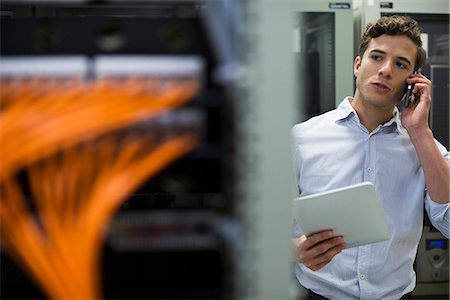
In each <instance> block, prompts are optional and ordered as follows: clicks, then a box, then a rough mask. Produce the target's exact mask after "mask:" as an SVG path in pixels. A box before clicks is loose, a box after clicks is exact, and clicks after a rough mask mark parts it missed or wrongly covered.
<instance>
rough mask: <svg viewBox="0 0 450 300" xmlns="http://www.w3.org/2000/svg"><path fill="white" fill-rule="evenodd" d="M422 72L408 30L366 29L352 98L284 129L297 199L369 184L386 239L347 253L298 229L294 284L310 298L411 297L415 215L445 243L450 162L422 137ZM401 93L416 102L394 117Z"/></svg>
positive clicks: (386, 20) (385, 25)
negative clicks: (289, 136) (409, 88)
mask: <svg viewBox="0 0 450 300" xmlns="http://www.w3.org/2000/svg"><path fill="white" fill-rule="evenodd" d="M424 62H425V51H424V50H423V48H422V41H421V40H420V30H419V27H418V24H417V22H416V21H414V20H412V19H411V18H409V17H403V16H392V17H383V18H381V19H379V20H378V21H377V22H375V23H373V24H368V25H367V27H366V30H365V32H364V34H363V37H362V42H361V45H360V52H359V55H358V56H357V57H356V58H355V61H354V75H355V77H356V91H355V94H354V97H347V98H346V99H344V101H343V102H342V103H341V104H340V105H339V107H338V108H336V109H335V110H332V111H330V112H327V113H324V114H322V115H320V116H317V117H314V118H311V119H310V120H307V121H305V122H303V123H301V124H297V125H296V126H294V128H293V140H294V146H295V158H296V170H297V173H298V185H299V191H300V195H301V196H303V195H308V194H313V193H316V192H321V191H325V190H330V189H333V188H338V187H343V186H348V185H351V184H356V183H359V182H364V181H370V182H372V183H373V184H374V186H375V189H376V192H377V195H378V197H379V199H380V201H381V205H382V208H383V212H384V214H385V218H386V220H387V223H388V226H389V228H390V231H391V239H390V240H387V241H383V242H378V243H373V244H368V245H364V246H360V247H355V248H348V249H346V245H345V237H342V236H334V234H333V232H332V231H324V232H320V233H317V234H313V235H310V236H307V237H306V236H305V235H303V234H302V232H301V228H299V227H298V228H297V236H298V238H295V239H293V243H294V246H295V249H296V254H297V261H298V263H297V265H296V276H297V278H298V280H299V281H300V283H301V284H302V285H303V286H304V287H305V288H306V289H308V290H309V291H310V292H311V294H314V293H315V294H318V295H320V296H323V297H326V298H331V299H399V298H401V297H402V296H403V295H404V294H407V293H410V292H411V291H412V290H413V289H414V287H415V281H416V278H415V272H414V270H413V263H414V259H415V256H416V251H417V246H418V243H419V240H420V237H421V234H422V226H423V212H424V209H423V207H424V205H425V208H426V212H427V213H428V216H429V218H430V220H431V222H432V224H433V225H434V226H435V227H436V228H438V229H439V230H440V231H441V232H442V233H443V234H444V235H445V236H446V237H447V238H448V233H449V198H450V192H449V189H450V186H449V180H450V179H449V172H450V171H449V162H450V157H449V152H448V151H447V150H446V149H445V148H444V147H443V146H442V145H441V144H440V143H439V142H437V141H436V140H435V139H434V138H433V134H432V132H431V130H430V128H429V127H428V112H429V110H430V103H431V82H430V80H428V79H427V78H426V77H425V76H424V75H422V74H421V73H420V72H418V73H415V72H414V71H416V70H418V69H419V67H421V66H422V65H423V64H424ZM406 84H414V88H413V93H414V94H415V98H416V99H415V102H414V104H411V105H409V106H407V107H405V108H404V110H403V111H402V113H400V112H399V110H398V109H397V108H396V105H397V104H398V103H399V102H400V101H401V100H402V97H403V95H404V93H405V86H406ZM348 209H351V207H349V208H348ZM355 226H357V225H356V224H355ZM320 296H319V297H320Z"/></svg>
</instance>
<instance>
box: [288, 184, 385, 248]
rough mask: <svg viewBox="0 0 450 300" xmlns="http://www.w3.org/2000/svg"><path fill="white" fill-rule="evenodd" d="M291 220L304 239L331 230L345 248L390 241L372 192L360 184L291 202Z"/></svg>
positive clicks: (369, 186)
mask: <svg viewBox="0 0 450 300" xmlns="http://www.w3.org/2000/svg"><path fill="white" fill-rule="evenodd" d="M293 218H294V221H295V222H297V223H298V224H299V225H300V227H301V229H302V230H303V232H304V234H305V235H310V234H312V233H315V232H319V231H323V230H327V229H333V231H334V233H335V235H342V236H343V237H344V241H345V243H346V244H347V248H351V247H357V246H360V245H365V244H369V243H374V242H379V241H383V240H387V239H389V238H390V232H389V228H388V226H387V224H386V220H385V218H384V215H383V210H382V208H381V205H380V202H379V200H378V199H377V195H376V193H375V189H374V187H373V185H372V183H370V182H363V183H359V184H355V185H351V186H347V187H343V188H339V189H334V190H330V191H326V192H322V193H318V194H313V195H308V196H304V197H300V198H296V199H294V204H293Z"/></svg>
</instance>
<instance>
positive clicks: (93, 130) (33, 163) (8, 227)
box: [0, 77, 198, 299]
mask: <svg viewBox="0 0 450 300" xmlns="http://www.w3.org/2000/svg"><path fill="white" fill-rule="evenodd" d="M197 91H198V83H197V81H195V80H192V79H191V80H169V81H167V80H164V81H163V82H162V81H160V80H155V79H152V80H150V79H148V78H143V77H137V78H127V79H126V80H124V79H121V80H118V79H108V78H104V79H102V80H97V81H95V82H92V83H85V82H83V81H82V80H78V79H71V80H68V79H49V78H32V79H20V80H18V79H14V80H3V81H2V89H1V115H0V141H1V145H0V150H1V152H0V154H1V163H2V168H1V171H0V172H1V173H0V180H1V194H0V195H1V198H0V226H1V227H0V229H1V238H2V246H4V248H5V250H6V252H7V253H8V254H9V255H10V256H11V257H12V258H13V259H15V261H16V262H17V263H18V264H19V265H21V266H22V267H23V268H24V269H25V270H26V271H27V272H28V274H30V276H31V277H32V278H34V279H35V281H36V282H37V283H38V284H39V285H40V286H41V287H42V288H43V290H44V291H45V292H46V293H47V295H48V296H49V297H51V298H54V299H98V298H101V288H100V276H99V275H100V274H99V264H100V253H101V247H102V241H103V235H104V233H105V231H106V229H107V226H108V223H109V221H110V220H111V218H112V216H113V215H114V213H115V212H116V211H117V209H118V208H119V207H120V205H121V204H122V203H123V202H124V201H125V200H126V199H127V196H128V195H129V194H130V193H131V192H132V191H133V190H134V189H136V188H137V187H138V186H139V185H140V184H141V183H142V182H143V181H144V180H146V179H148V178H149V177H151V176H152V175H154V174H155V173H157V172H158V171H160V170H161V169H163V168H164V167H165V166H167V165H168V164H169V163H170V162H172V161H174V160H175V159H177V158H179V157H180V156H182V155H183V154H185V153H187V152H188V151H190V150H191V149H193V147H194V146H195V145H196V142H197V135H196V131H197V130H192V129H195V128H192V125H194V127H195V124H192V122H191V121H192V118H191V120H188V121H189V122H190V123H189V122H188V124H180V122H179V121H177V118H176V116H175V117H172V118H171V117H169V116H170V115H171V114H168V112H169V111H171V110H173V109H174V108H176V107H179V106H181V105H182V104H185V103H187V102H188V101H189V100H190V99H192V97H193V96H194V95H195V94H196V92H197ZM178 113H179V114H180V113H182V112H178ZM188 119H189V118H188ZM189 124H191V125H189ZM186 127H191V128H187V129H186ZM24 175H25V176H24ZM22 177H25V178H26V183H25V184H24V183H23V182H21V181H20V180H19V178H22ZM24 185H25V187H24ZM28 191H29V192H28ZM30 198H31V202H32V205H31V206H30V205H29V202H30Z"/></svg>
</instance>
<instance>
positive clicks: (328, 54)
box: [293, 0, 354, 121]
mask: <svg viewBox="0 0 450 300" xmlns="http://www.w3.org/2000/svg"><path fill="white" fill-rule="evenodd" d="M293 11H294V13H295V15H296V28H295V30H294V51H295V52H296V53H297V55H298V60H299V68H300V72H299V76H298V83H299V91H300V92H299V105H301V106H302V107H301V109H302V114H303V115H302V116H300V117H299V119H300V121H303V120H305V119H307V118H309V117H311V116H314V115H318V114H320V113H323V112H325V111H328V110H331V109H334V108H335V107H337V106H338V105H339V103H340V102H341V101H342V100H343V99H344V98H345V97H347V96H352V95H353V93H354V83H353V81H354V80H353V68H352V65H353V59H354V57H353V40H352V38H353V30H354V28H353V27H354V25H353V3H352V1H343V2H342V1H341V2H339V3H335V2H330V1H309V0H297V1H294V4H293Z"/></svg>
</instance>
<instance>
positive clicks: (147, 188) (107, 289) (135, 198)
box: [1, 1, 237, 299]
mask: <svg viewBox="0 0 450 300" xmlns="http://www.w3.org/2000/svg"><path fill="white" fill-rule="evenodd" d="M230 4H231V2H230ZM225 6H226V5H225ZM208 9H209V7H208V8H207V7H205V5H204V4H203V3H202V2H201V1H173V2H172V1H169V2H167V1H164V2H158V1H141V2H134V3H131V4H130V3H125V2H105V3H103V4H95V3H94V4H93V3H90V2H85V1H69V2H66V1H43V2H38V1H10V2H7V1H4V2H3V3H2V20H1V21H2V26H1V27H2V34H1V35H2V37H1V39H2V41H1V54H2V60H4V61H8V62H10V61H11V59H14V58H15V59H19V60H21V58H22V61H23V60H24V59H27V58H42V59H44V60H45V59H46V58H48V57H59V58H61V59H62V61H63V64H64V60H65V59H66V58H67V57H68V56H83V58H85V60H86V64H87V67H86V68H85V69H86V74H85V77H86V78H92V77H96V76H100V75H101V74H100V73H101V72H106V73H110V72H111V70H109V71H108V66H109V67H110V69H113V70H116V71H117V67H118V64H119V61H120V60H121V59H125V62H124V69H125V70H128V71H125V73H127V72H128V74H125V75H132V74H129V73H130V72H133V67H131V66H130V60H128V61H127V58H128V59H131V61H132V60H133V59H137V62H136V64H137V65H139V64H142V63H144V62H145V60H146V59H147V58H149V59H154V60H155V61H159V62H161V60H163V61H164V60H166V61H169V62H170V63H171V65H172V66H173V68H175V69H176V68H180V66H182V62H181V61H178V60H177V59H178V58H188V59H189V58H194V61H195V60H197V61H200V66H201V71H200V72H201V73H202V74H201V75H200V76H201V80H202V81H203V88H202V91H201V92H200V94H199V95H198V96H197V97H196V99H195V100H194V101H193V102H192V103H191V104H189V105H188V106H187V107H184V109H186V110H192V111H198V112H201V115H202V116H203V119H204V124H203V125H202V126H203V129H202V137H201V142H200V144H199V146H198V147H197V148H196V149H195V150H194V151H193V152H192V153H190V154H189V155H188V156H186V157H184V158H182V159H180V160H178V161H176V162H175V163H173V164H172V165H170V166H169V167H168V168H167V169H165V170H164V171H162V172H161V173H160V174H158V175H157V176H156V177H154V178H152V179H151V180H149V181H148V182H145V183H144V184H143V185H142V186H140V187H139V189H138V190H137V191H135V192H134V193H133V194H132V195H131V196H130V197H129V199H128V200H127V201H126V202H125V203H124V205H123V206H122V207H121V208H120V210H119V212H118V213H117V215H116V216H115V218H114V219H113V221H112V223H111V225H110V226H109V230H108V235H107V239H106V242H105V247H104V249H103V255H102V258H103V261H102V272H101V273H102V274H103V275H102V282H103V283H102V284H103V294H104V296H105V298H107V299H108V298H136V299H139V298H140V299H142V298H146V299H150V298H174V299H178V298H208V299H210V298H217V299H220V298H229V297H233V295H234V293H235V288H234V286H233V284H234V283H233V282H232V280H233V274H234V273H235V268H236V261H235V257H233V250H232V249H234V248H235V247H236V246H235V243H236V242H237V241H235V240H234V239H233V238H232V237H233V235H235V234H234V233H233V232H234V230H235V227H236V220H235V218H234V216H235V214H236V213H235V208H234V207H233V205H234V201H233V196H232V193H233V175H232V172H233V169H232V165H231V166H229V165H228V164H226V162H227V161H232V160H233V152H232V151H229V149H232V147H233V146H232V145H231V143H232V139H233V135H234V133H233V126H232V124H233V122H232V120H233V116H232V114H231V104H230V99H229V98H228V99H227V95H226V94H225V92H224V90H225V87H224V86H223V85H220V84H217V83H216V81H215V80H214V79H213V73H214V70H216V69H218V66H219V65H221V64H225V63H227V62H228V61H230V60H231V59H234V57H233V56H232V55H233V53H232V51H231V50H230V49H231V48H232V47H233V44H232V42H233V41H232V40H228V41H227V43H226V44H223V45H217V44H216V43H214V41H213V39H211V38H210V36H211V32H207V30H205V29H206V28H208V26H206V22H207V21H205V18H203V17H202V15H203V14H204V13H205V11H204V10H208ZM210 10H212V9H210ZM209 12H210V11H209ZM221 13H223V14H224V10H221V11H219V12H217V11H216V16H221ZM226 16H227V17H228V18H230V16H229V15H226ZM230 21H231V20H230ZM203 22H204V23H203ZM219 25H224V24H219ZM217 30H219V31H220V30H227V31H226V33H227V34H228V36H229V37H230V39H231V38H232V37H233V36H232V34H233V33H232V32H230V31H231V30H232V29H230V28H226V29H224V28H222V27H219V28H216V31H217ZM224 32H225V31H224ZM215 34H220V32H215ZM213 47H216V48H215V49H213ZM141 57H143V58H142V59H141V60H139V58H141ZM158 57H161V58H160V59H159V58H158ZM102 60H103V62H105V60H106V62H105V63H104V65H105V67H103V69H102V67H101V66H100V65H101V64H102ZM108 60H110V62H109V63H108V62H107V61H108ZM2 66H3V67H4V68H3V71H5V70H4V69H5V65H4V64H3V65H2ZM31 67H32V66H30V68H31ZM144 68H145V67H144ZM167 68H169V67H168V66H162V70H155V72H156V75H158V74H161V72H165V71H166V70H167ZM181 68H182V67H181ZM119 69H120V68H119ZM102 70H103V71H102ZM119 71H120V70H119ZM113 72H114V71H113ZM174 72H176V71H174ZM169 73H170V71H169ZM194 119H197V116H194ZM193 121H194V122H196V121H195V120H193ZM197 121H198V119H197ZM49 184H50V183H49ZM2 252H3V251H2ZM14 274H16V276H19V277H22V275H20V274H21V273H20V272H19V271H17V269H16V267H15V266H14V265H13V264H11V263H10V262H9V260H8V257H7V256H4V255H3V253H2V275H3V276H2V296H4V297H6V298H41V297H42V294H40V292H39V290H38V289H37V288H32V289H30V290H29V289H28V288H23V287H24V285H21V282H20V280H18V281H16V280H15V279H14V278H13V276H14ZM25 286H27V285H25ZM34 292H36V294H33V293H34Z"/></svg>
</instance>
